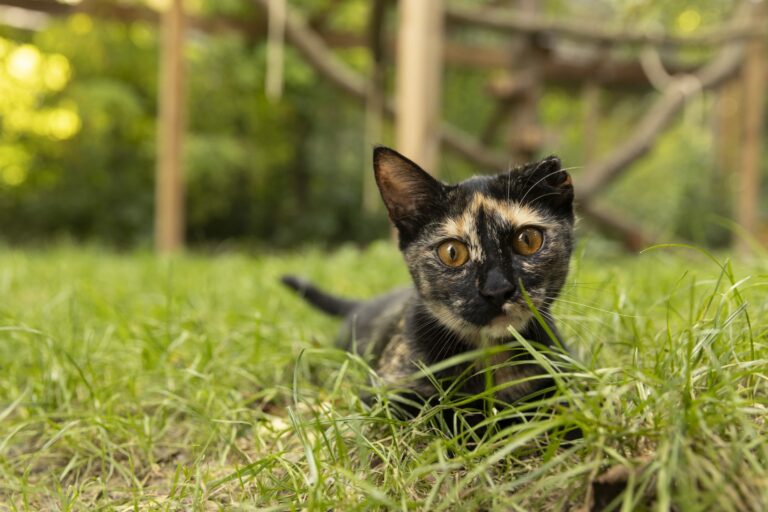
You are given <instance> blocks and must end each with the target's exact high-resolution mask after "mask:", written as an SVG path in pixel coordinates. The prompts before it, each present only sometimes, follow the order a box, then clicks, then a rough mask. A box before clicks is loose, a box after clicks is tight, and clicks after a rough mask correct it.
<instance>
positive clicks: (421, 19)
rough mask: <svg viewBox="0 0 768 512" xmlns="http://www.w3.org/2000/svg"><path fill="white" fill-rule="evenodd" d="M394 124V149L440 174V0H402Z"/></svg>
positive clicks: (441, 5) (441, 29)
mask: <svg viewBox="0 0 768 512" xmlns="http://www.w3.org/2000/svg"><path fill="white" fill-rule="evenodd" d="M399 6H400V13H399V14H400V21H399V27H398V37H397V77H396V88H397V91H396V103H397V119H396V122H395V129H396V145H397V149H398V151H400V152H401V153H403V154H404V155H406V156H407V157H408V158H410V159H411V160H413V161H415V162H416V163H418V164H419V165H420V166H422V167H423V168H424V169H425V170H427V171H429V172H430V173H432V174H437V172H438V154H439V144H440V137H439V131H440V100H441V88H442V84H441V81H442V60H443V55H442V53H443V2H442V0H400V3H399Z"/></svg>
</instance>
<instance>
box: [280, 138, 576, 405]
mask: <svg viewBox="0 0 768 512" xmlns="http://www.w3.org/2000/svg"><path fill="white" fill-rule="evenodd" d="M374 168H375V172H376V179H377V183H378V185H379V188H380V190H381V193H382V197H383V199H384V202H385V204H386V205H387V208H388V210H389V214H390V218H391V219H392V220H393V222H394V223H395V226H396V227H397V229H398V233H399V240H400V249H401V250H402V252H403V255H404V257H405V261H406V264H407V265H408V268H409V271H410V273H411V275H412V277H413V281H414V287H413V288H409V289H402V290H396V291H394V292H391V293H389V294H386V295H383V296H380V297H377V298H374V299H372V300H370V301H366V302H356V301H349V300H345V299H339V298H336V297H334V296H332V295H329V294H327V293H325V292H323V291H321V290H319V289H317V288H316V287H314V286H313V285H311V284H310V283H308V282H305V281H303V280H300V279H297V278H293V277H286V278H284V282H285V283H286V284H287V285H288V286H289V287H291V288H293V289H295V290H297V291H298V292H299V293H301V294H303V295H304V297H305V298H306V299H307V300H308V301H309V302H310V303H312V304H314V305H315V306H317V307H318V308H320V309H322V310H323V311H325V312H327V313H331V314H335V315H338V316H344V317H345V318H346V321H345V324H344V327H343V329H342V334H341V337H340V338H341V339H340V343H341V344H342V345H343V346H344V347H345V348H346V349H348V350H350V351H355V352H357V353H359V354H360V355H362V356H364V357H366V358H368V360H369V361H370V362H371V364H372V366H373V367H374V368H375V369H376V372H377V374H378V375H379V376H380V377H381V379H382V380H383V382H384V383H386V384H388V385H390V386H392V387H397V388H406V389H407V390H409V391H410V392H411V394H412V395H413V396H414V397H419V398H420V399H421V400H430V399H431V398H433V397H435V396H437V395H438V391H437V389H436V387H435V382H436V381H439V382H440V383H444V384H445V387H448V386H450V385H451V382H452V381H453V380H455V379H457V378H459V375H461V376H462V377H461V382H462V385H461V389H460V390H459V392H461V393H466V394H468V395H475V394H477V393H480V392H481V391H483V390H484V389H486V388H487V386H488V385H489V380H488V374H487V372H483V371H478V370H480V368H478V366H482V367H483V368H485V369H488V368H491V369H492V370H491V381H490V385H491V386H493V389H494V396H495V397H496V399H497V400H498V401H500V402H503V403H514V402H517V401H519V400H522V399H525V398H526V397H529V396H531V395H534V394H536V393H538V392H540V391H542V390H544V389H545V388H547V387H549V386H550V383H551V382H550V379H549V377H548V376H547V375H546V372H545V370H544V369H543V368H542V367H541V366H540V365H539V364H536V363H534V362H533V361H532V358H531V355H530V353H528V352H527V351H525V350H520V349H519V348H517V349H516V348H509V347H514V345H513V342H514V341H515V337H514V336H513V334H512V333H511V332H510V330H509V327H510V326H512V327H514V329H515V330H517V331H518V332H519V333H520V334H521V335H522V336H523V338H525V339H527V340H531V341H533V342H536V343H538V344H540V345H545V346H550V345H552V344H553V343H554V342H555V340H553V339H552V336H551V335H550V333H551V334H553V335H554V337H555V338H558V334H557V330H556V328H555V326H554V323H553V322H552V321H551V318H552V317H551V312H550V309H551V306H552V302H553V301H554V300H555V298H556V297H557V295H558V294H559V292H560V289H561V288H562V286H563V284H564V282H565V278H566V275H567V273H568V263H569V259H570V254H571V251H572V245H573V209H572V200H573V188H572V186H571V182H570V177H569V176H568V174H567V173H566V172H565V171H563V170H562V169H561V167H560V162H559V160H558V159H556V158H552V157H551V158H548V159H545V160H542V161H541V162H538V163H535V164H529V165H527V166H524V167H522V168H519V169H515V170H513V171H510V172H507V173H503V174H499V175H495V176H481V177H475V178H472V179H470V180H467V181H465V182H462V183H460V184H458V185H452V186H448V185H443V184H441V183H439V182H438V181H436V180H434V179H433V178H431V177H430V176H429V175H428V174H427V173H425V172H424V171H423V170H421V169H420V168H419V167H418V166H417V165H416V164H414V163H413V162H411V161H410V160H408V159H406V158H405V157H403V156H401V155H399V154H398V153H396V152H394V151H392V150H389V149H387V148H377V149H376V150H375V153H374ZM526 295H527V297H528V300H530V301H531V302H532V303H533V304H534V305H535V307H536V310H537V311H538V312H539V313H540V316H541V317H542V318H545V319H546V327H545V326H542V325H541V324H540V322H539V321H537V320H536V318H535V317H534V314H533V313H532V311H531V309H530V307H529V306H528V304H527V303H526ZM547 330H549V333H548V332H547ZM493 345H499V346H501V345H504V346H505V347H506V349H505V350H499V351H496V353H495V354H494V355H493V356H490V357H486V358H484V359H483V360H482V361H468V362H464V363H462V364H458V365H454V366H451V367H449V368H447V369H443V370H441V371H440V372H439V373H438V374H437V375H430V376H427V375H424V374H423V373H419V372H420V370H421V369H423V368H424V367H428V366H431V365H434V364H436V363H439V362H441V361H445V360H446V359H448V358H451V357H453V356H457V355H460V354H464V353H466V352H468V351H471V350H474V349H478V348H482V347H488V346H493ZM414 375H417V376H418V377H416V378H414ZM439 385H440V386H441V387H442V384H439Z"/></svg>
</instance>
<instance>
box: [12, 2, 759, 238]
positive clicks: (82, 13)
mask: <svg viewBox="0 0 768 512" xmlns="http://www.w3.org/2000/svg"><path fill="white" fill-rule="evenodd" d="M766 19H767V18H766V7H765V5H764V2H759V1H735V0H697V1H690V2H688V1H679V2H666V1H662V0H582V1H579V2H569V1H565V0H546V1H544V0H542V1H532V0H507V1H505V0H496V1H490V0H487V1H468V0H465V1H462V0H400V1H395V0H290V1H286V0H184V1H181V0H81V1H79V0H0V126H1V127H2V128H1V129H0V239H2V240H3V241H4V243H6V244H14V245H15V244H21V245H33V246H34V245H39V244H48V243H51V242H54V243H58V242H60V241H61V242H75V243H80V242H85V243H94V244H98V245H105V246H110V247H117V248H132V247H151V246H153V245H154V246H156V247H158V248H159V249H160V250H165V251H170V250H175V249H177V248H179V247H181V246H184V245H186V246H189V247H197V248H207V247H221V246H222V245H224V246H230V245H233V246H266V247H274V248H287V247H293V246H299V245H305V244H315V243H318V244H330V245H334V244H339V243H344V242H354V243H360V244H364V243H367V242H369V241H371V240H373V239H377V238H382V237H387V236H389V230H388V223H387V219H386V214H385V211H384V209H383V207H382V206H381V204H380V200H379V197H378V192H377V191H376V189H375V185H374V183H373V181H372V170H371V164H370V154H371V148H372V146H373V145H374V144H377V143H383V144H386V145H390V146H393V147H395V148H397V149H398V150H400V151H401V152H403V153H405V154H406V155H407V156H409V157H411V158H412V159H414V160H416V161H417V162H419V163H420V164H422V165H423V167H425V168H426V169H427V170H428V171H430V172H432V173H434V174H436V175H438V176H439V177H440V178H441V179H443V180H446V181H454V180H460V179H464V178H466V177H468V176H470V175H472V174H477V173H488V172H498V171H500V170H504V169H506V168H508V167H510V166H513V165H516V164H519V163H523V162H526V161H529V160H533V159H536V158H539V157H542V156H546V155H549V154H557V155H559V156H560V157H561V158H562V160H563V162H564V164H565V165H566V166H567V167H568V168H570V169H571V172H572V174H573V176H574V183H575V187H576V193H577V199H578V200H579V202H580V205H579V213H580V216H581V217H582V219H583V221H582V224H581V229H582V231H583V232H585V233H594V234H595V236H599V237H601V238H605V239H607V240H612V241H615V243H616V244H617V245H620V246H622V247H625V248H627V249H630V250H636V249H638V248H641V247H643V246H645V245H648V244H650V243H654V242H659V241H685V242H693V243H695V244H698V245H703V246H708V247H718V248H722V247H732V246H734V245H735V246H738V247H740V248H741V249H742V250H746V249H747V248H748V247H750V246H754V244H756V243H765V242H766V240H768V228H767V224H766V214H768V211H767V210H768V207H766V200H765V199H766V196H767V195H768V190H766V188H767V187H766V185H765V184H764V182H765V180H761V179H760V178H761V176H764V175H765V172H766V168H767V167H768V166H767V165H766V164H765V161H764V156H763V154H762V153H761V151H762V146H763V143H764V141H765V138H766V133H765V131H764V129H763V125H764V120H765V88H766V72H767V69H766V62H765V61H766V53H765V43H766V28H768V24H767V23H766Z"/></svg>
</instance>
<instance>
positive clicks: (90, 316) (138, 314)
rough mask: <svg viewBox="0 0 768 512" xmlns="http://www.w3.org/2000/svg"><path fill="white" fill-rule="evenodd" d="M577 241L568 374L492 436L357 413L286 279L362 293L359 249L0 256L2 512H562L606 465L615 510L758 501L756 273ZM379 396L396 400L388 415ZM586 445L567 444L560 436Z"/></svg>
mask: <svg viewBox="0 0 768 512" xmlns="http://www.w3.org/2000/svg"><path fill="white" fill-rule="evenodd" d="M721 259H722V261H720V262H715V261H712V260H710V259H708V258H707V257H706V256H704V255H702V254H700V253H698V252H697V251H694V250H691V249H684V248H666V249H658V250H655V251H651V252H648V253H645V254H642V255H639V256H633V257H623V258H616V257H608V256H605V255H602V254H601V253H599V252H597V253H593V249H591V248H590V246H589V245H586V246H585V248H584V249H582V251H581V252H580V254H579V255H578V256H577V258H576V260H575V262H574V265H573V267H574V270H573V274H572V276H571V279H570V283H571V284H569V285H568V287H567V290H566V292H565V294H564V297H563V301H562V302H561V303H560V305H559V306H558V314H557V317H558V318H559V319H560V324H561V326H562V331H563V333H564V334H565V336H566V338H567V339H568V340H569V342H570V345H571V347H572V349H573V352H574V354H576V355H577V360H578V363H577V364H574V365H571V366H569V367H568V369H567V373H568V375H567V378H565V379H563V380H562V382H561V385H562V390H561V395H560V396H558V397H557V398H556V400H555V401H554V402H553V404H554V405H553V406H551V407H548V408H543V409H542V411H541V412H540V414H539V415H538V416H537V417H536V418H535V419H534V420H532V421H530V422H528V423H522V424H518V425H515V426H513V427H511V428H509V429H507V430H506V431H502V432H495V431H493V430H492V429H491V430H490V431H488V432H487V433H486V434H485V435H484V436H483V437H482V438H480V439H477V440H475V441H474V442H467V439H466V438H465V437H461V436H457V437H452V436H451V435H449V434H447V433H445V432H442V431H439V430H437V429H435V428H434V424H435V422H434V421H432V420H430V416H432V412H425V413H424V415H423V416H422V417H420V418H418V419H416V420H414V421H408V422H401V421H397V420H395V419H393V418H392V416H391V414H390V413H389V410H388V408H387V407H386V406H382V405H379V406H376V407H374V408H373V410H369V409H367V408H366V407H365V406H364V405H363V404H362V403H361V402H360V400H359V399H358V398H357V396H358V395H357V390H359V389H360V388H361V387H365V386H366V383H367V375H368V370H367V369H366V368H365V365H364V364H363V363H362V362H361V361H359V360H358V359H356V358H354V357H351V356H349V355H346V354H344V353H342V352H340V351H337V350H335V349H333V348H331V347H332V344H333V338H334V336H335V330H336V327H337V322H336V321H334V320H332V319H329V318H326V317H324V316H322V315H321V314H319V313H316V312H315V311H313V310H311V309H310V308H309V307H307V306H306V305H304V304H303V303H302V302H301V301H300V300H298V299H297V298H296V297H294V296H293V295H291V294H290V293H288V292H287V291H284V290H283V289H281V288H280V286H279V285H278V284H277V278H278V276H279V275H280V274H281V273H284V272H293V273H301V274H303V275H306V276H309V277H311V278H313V279H314V280H316V281H317V282H319V283H320V284H322V285H324V286H326V287H327V288H329V289H332V290H335V291H337V292H340V293H343V294H346V295H351V296H361V297H364V296H370V295H373V294H375V293H378V292H382V291H384V290H386V289H388V288H389V287H390V286H393V285H396V284H402V283H406V282H407V281H408V276H407V273H406V271H405V269H404V267H403V265H402V264H401V262H400V258H399V255H398V254H397V253H396V251H395V250H394V249H392V248H391V247H390V246H389V245H388V244H378V245H374V246H372V247H371V248H369V249H368V250H366V251H364V252H357V251H355V250H353V249H345V250H341V251H335V252H332V253H325V252H322V251H320V250H310V251H307V252H305V253H303V254H300V255H299V254H296V255H251V256H245V255H235V254H224V255H219V256H195V255H187V256H182V257H177V258H173V259H170V260H162V259H156V258H155V257H153V256H151V255H149V254H142V253H138V254H128V255H115V254H109V253H104V252H100V251H97V250H76V249H71V248H70V249H67V248H62V249H55V250H52V251H48V252H34V251H5V252H4V253H3V254H0V297H1V298H0V509H2V510H4V509H10V510H16V509H18V510H41V509H55V510H94V509H117V510H127V509H139V510H147V509H158V510H188V509H199V510H211V509H212V510H216V509H219V508H221V509H227V510H230V509H244V510H248V509H257V508H258V509H263V508H274V509H278V510H284V509H286V508H289V509H290V508H295V509H308V510H329V509H337V510H354V509H368V508H385V509H425V510H457V509H460V508H461V509H464V510H477V509H497V510H561V509H569V508H571V507H578V506H580V505H582V504H583V503H584V502H585V500H586V499H587V493H588V489H590V488H591V486H590V483H591V482H592V481H593V480H594V479H595V478H598V477H599V476H600V475H601V474H603V473H604V471H605V470H606V469H608V468H610V467H613V466H617V465H620V464H624V465H627V466H629V467H634V468H636V470H635V471H630V472H629V473H628V487H627V489H628V490H627V492H625V493H624V494H623V495H622V497H620V498H619V499H618V500H617V501H615V502H614V505H615V509H616V510H643V507H648V508H650V509H655V510H669V509H670V506H673V507H674V508H675V509H676V510H685V511H691V510H694V511H695V510H764V509H765V507H766V505H768V447H767V446H768V442H767V441H768V427H766V424H765V415H766V412H767V410H766V406H767V405H768V392H767V391H768V390H767V386H768V383H767V382H766V375H767V374H768V300H766V298H768V265H766V264H765V263H759V262H758V263H751V264H746V263H745V264H739V265H736V264H734V265H731V264H730V263H728V262H727V261H726V260H725V259H724V258H721ZM384 403H385V404H386V401H385V402H384ZM566 424H577V425H579V426H580V428H581V429H582V431H583V434H584V437H583V439H581V440H579V441H576V442H574V443H572V444H561V443H560V442H559V441H560V440H559V437H558V435H557V434H556V433H554V430H555V427H557V426H558V425H566Z"/></svg>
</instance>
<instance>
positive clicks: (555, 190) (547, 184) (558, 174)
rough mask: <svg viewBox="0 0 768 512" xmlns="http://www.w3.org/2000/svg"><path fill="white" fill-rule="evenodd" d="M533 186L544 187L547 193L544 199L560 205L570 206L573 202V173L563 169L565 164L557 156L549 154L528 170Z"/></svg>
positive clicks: (529, 180) (529, 179)
mask: <svg viewBox="0 0 768 512" xmlns="http://www.w3.org/2000/svg"><path fill="white" fill-rule="evenodd" d="M527 174H528V179H527V180H526V181H527V182H528V183H530V185H531V188H543V189H545V190H546V195H542V196H541V198H542V200H546V201H547V202H549V203H550V204H553V205H555V206H558V207H563V208H570V207H571V205H572V204H573V181H572V180H571V175H570V174H568V172H567V171H565V170H564V169H563V164H562V162H560V159H559V158H558V157H556V156H554V155H553V156H548V157H547V158H545V159H544V160H542V161H540V162H538V163H536V164H533V165H532V167H531V168H530V169H529V170H528V173H527Z"/></svg>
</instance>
